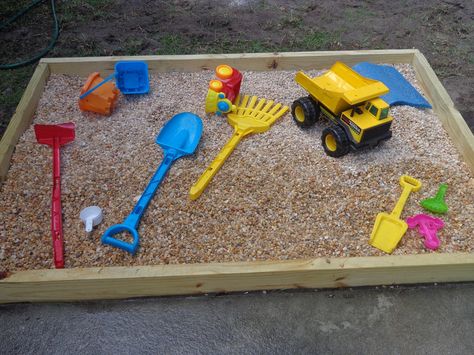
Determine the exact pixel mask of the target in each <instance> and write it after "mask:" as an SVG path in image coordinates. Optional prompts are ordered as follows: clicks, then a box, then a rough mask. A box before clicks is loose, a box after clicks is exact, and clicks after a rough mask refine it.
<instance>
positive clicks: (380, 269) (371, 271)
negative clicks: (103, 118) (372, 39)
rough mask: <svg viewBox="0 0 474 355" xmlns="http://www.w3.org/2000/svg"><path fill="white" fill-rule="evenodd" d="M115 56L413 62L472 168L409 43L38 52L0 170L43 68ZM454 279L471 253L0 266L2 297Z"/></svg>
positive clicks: (466, 135)
mask: <svg viewBox="0 0 474 355" xmlns="http://www.w3.org/2000/svg"><path fill="white" fill-rule="evenodd" d="M119 60H145V61H147V62H148V65H149V70H150V71H151V72H168V71H188V72H189V71H200V70H205V69H213V68H214V67H216V66H217V65H219V64H222V63H226V64H229V65H232V66H235V67H237V68H239V69H241V70H256V71H266V70H295V69H302V70H310V69H324V68H329V67H330V66H331V65H332V64H333V63H334V62H335V61H336V60H340V61H343V62H345V63H346V64H348V65H353V64H356V63H358V62H362V61H371V62H375V63H391V64H397V63H409V64H412V65H413V66H414V69H415V71H416V75H417V78H418V80H419V82H420V84H421V85H422V87H423V90H424V92H425V94H426V96H427V97H428V99H429V101H430V102H431V104H432V105H433V109H434V111H435V112H436V114H437V115H438V117H439V119H440V120H441V121H442V124H443V127H444V128H445V129H446V131H447V132H448V134H449V136H450V137H451V140H452V141H453V142H454V144H455V146H456V148H457V149H458V151H459V152H460V153H461V155H462V156H463V158H464V160H465V162H466V163H467V164H468V165H469V167H470V169H471V171H472V172H474V136H473V134H472V133H471V131H470V129H469V128H468V126H467V124H466V123H465V121H464V119H463V118H462V116H461V114H460V113H459V112H458V111H457V110H456V109H455V108H454V104H453V102H452V100H451V98H450V97H449V95H448V93H447V92H446V90H445V89H444V87H443V86H442V84H441V83H440V81H439V80H438V78H437V77H436V74H435V73H434V71H433V69H432V68H431V67H430V65H429V63H428V61H427V60H426V58H425V57H424V56H423V54H421V53H420V51H418V50H416V49H400V50H398V49H396V50H367V51H337V52H297V53H258V54H219V55H180V56H139V57H96V58H51V59H42V60H41V61H40V63H39V64H38V66H37V68H36V70H35V72H34V74H33V76H32V78H31V80H30V82H29V84H28V87H27V88H26V90H25V93H24V94H23V97H22V98H21V101H20V103H19V105H18V107H17V110H16V112H15V114H14V116H13V118H12V120H11V122H10V124H9V126H8V128H7V130H6V132H5V135H4V136H3V139H2V141H1V143H0V179H2V180H4V179H5V178H6V176H7V172H8V169H9V166H10V159H11V156H12V154H13V151H14V149H15V145H16V143H17V141H18V139H19V137H20V136H21V135H22V133H23V132H24V131H25V130H26V129H27V128H28V127H29V125H30V124H31V122H32V120H33V115H34V113H35V110H36V107H37V104H38V101H39V99H40V97H41V95H42V93H43V89H44V87H45V84H46V82H47V80H48V77H49V75H50V74H71V75H81V76H84V77H86V76H87V75H89V74H90V73H91V72H94V71H100V72H101V74H109V73H111V72H113V70H114V64H115V62H117V61H119ZM374 217H375V216H374ZM368 237H369V236H367V238H368ZM66 238H67V236H66ZM455 281H474V253H470V254H469V253H453V254H448V253H438V254H435V253H432V254H422V255H402V256H393V255H387V256H380V257H378V256H377V257H348V258H316V259H309V260H308V259H305V260H289V261H256V262H233V263H213V264H190V265H156V266H134V267H93V268H74V269H62V270H55V269H48V270H31V271H18V272H11V273H10V272H6V271H4V270H0V303H11V302H36V301H76V300H92V299H117V298H130V297H143V296H162V295H183V294H201V293H209V292H234V291H249V290H269V289H289V288H333V287H352V286H373V285H391V284H411V283H431V282H455Z"/></svg>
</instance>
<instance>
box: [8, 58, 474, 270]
mask: <svg viewBox="0 0 474 355" xmlns="http://www.w3.org/2000/svg"><path fill="white" fill-rule="evenodd" d="M396 67H397V69H398V70H400V71H401V72H402V73H403V74H404V75H405V76H406V77H407V79H408V80H410V81H411V82H412V83H413V84H414V85H415V86H417V85H418V84H417V82H416V79H415V75H414V71H413V68H412V67H411V66H410V65H397V66H396ZM318 73H319V72H318V71H310V72H309V74H311V75H317V74H318ZM294 74H295V72H294V71H275V72H264V73H262V72H244V82H243V85H242V91H243V92H244V93H248V94H256V95H259V96H262V97H265V98H268V99H274V100H275V101H278V102H282V103H284V104H286V105H291V103H292V102H293V100H295V99H296V98H298V97H300V96H303V95H305V92H304V91H303V90H302V89H300V88H299V87H298V86H297V84H296V83H295V82H294V79H293V78H294ZM212 77H213V72H212V71H203V72H200V73H166V74H159V75H153V76H151V78H150V79H151V82H150V87H151V88H152V89H151V92H150V94H149V95H145V96H141V97H124V96H120V97H119V102H118V106H117V107H116V109H115V111H114V113H113V114H112V115H111V116H110V117H102V116H98V115H95V114H91V113H83V112H81V111H80V110H79V108H78V105H77V96H78V93H79V91H80V88H81V86H82V84H83V83H84V81H85V78H81V77H75V76H65V75H52V76H51V78H50V79H49V81H48V83H47V86H46V88H45V91H44V93H43V96H42V98H41V100H40V103H39V106H38V108H37V110H36V114H35V117H34V122H35V123H62V122H68V121H73V122H75V123H76V140H75V141H74V142H73V143H70V144H69V145H67V146H65V147H63V148H62V151H61V159H62V162H61V163H62V206H63V229H64V236H65V241H64V244H65V260H66V267H68V268H71V267H88V266H110V265H114V266H119V265H154V264H177V263H209V262H225V261H250V260H277V259H279V260H285V259H297V258H314V257H336V256H338V257H341V256H369V255H384V253H383V252H381V251H379V250H377V249H375V248H373V247H371V246H370V245H369V244H368V240H369V236H370V232H371V229H372V226H373V223H374V221H375V216H376V215H377V213H379V212H381V211H388V212H389V211H391V210H392V209H393V207H394V206H395V203H396V200H397V199H398V197H399V196H400V193H401V187H400V185H399V182H398V180H399V177H400V176H401V175H402V174H409V175H411V176H414V177H416V178H418V179H420V180H421V181H422V183H423V187H422V189H421V190H420V191H419V192H417V193H413V194H412V195H411V197H410V199H409V201H408V203H407V205H406V207H405V210H404V212H403V214H402V217H403V218H406V217H408V216H411V215H414V214H417V213H421V212H423V210H422V208H421V207H420V206H419V201H420V200H421V199H423V198H426V197H430V196H433V195H434V194H435V193H436V191H437V189H438V186H439V184H440V183H442V182H446V183H448V184H449V188H448V192H447V203H448V205H449V208H450V209H449V212H448V214H447V215H446V216H444V217H442V218H443V219H444V221H445V228H444V229H443V230H441V231H440V232H439V237H440V239H441V247H440V248H439V249H438V251H436V252H447V253H452V252H472V251H473V249H474V223H472V216H473V215H474V205H473V201H474V179H473V175H472V173H471V172H470V171H469V168H468V166H467V165H466V164H465V163H464V162H463V161H462V158H461V157H460V156H459V154H458V153H457V151H456V149H455V148H454V146H453V144H452V143H451V141H450V139H449V137H448V135H447V133H446V132H445V130H444V129H443V128H442V125H441V123H440V122H439V120H438V118H437V117H436V115H435V114H434V113H433V111H432V110H419V109H416V108H412V107H408V106H400V107H394V108H393V109H392V110H391V113H392V115H393V116H394V118H395V120H394V123H393V125H392V131H393V137H392V139H390V140H389V141H387V142H385V143H383V144H382V145H380V146H379V147H377V148H376V149H373V150H364V151H359V152H355V153H354V152H353V153H350V154H348V155H346V156H344V157H343V158H340V159H334V158H330V157H328V156H327V155H326V154H324V152H323V149H322V147H321V144H320V136H321V132H322V129H323V128H324V127H325V125H326V124H325V123H324V122H323V123H318V124H316V125H315V126H314V127H312V128H310V129H307V130H301V129H300V128H298V127H297V126H296V125H295V124H294V123H293V121H292V118H291V115H290V114H287V115H285V116H284V117H283V118H281V119H280V120H279V121H277V123H276V124H275V125H274V126H273V127H272V128H271V129H270V130H269V131H267V132H266V133H263V134H258V135H253V136H249V137H246V138H244V140H243V141H242V142H241V143H240V145H239V146H238V147H237V149H236V150H235V151H234V153H233V154H232V155H231V156H230V158H229V159H228V160H227V162H226V163H225V164H224V165H223V167H222V169H221V170H220V171H219V172H218V174H217V175H216V177H215V178H214V180H213V181H212V182H211V184H210V185H209V186H208V188H207V189H206V191H205V192H204V193H203V194H202V196H201V197H200V198H199V199H198V200H197V201H191V200H190V199H189V197H188V192H189V188H190V187H191V185H192V184H193V183H194V182H195V180H196V179H197V178H198V177H199V176H200V175H201V173H202V172H203V171H204V169H205V168H206V167H207V165H208V164H209V163H210V162H211V161H212V159H213V158H214V157H215V156H216V154H217V153H218V152H219V150H220V148H221V147H222V146H223V145H224V144H225V142H226V140H227V139H228V138H230V136H231V135H232V128H231V126H230V125H228V124H227V122H226V120H225V118H222V117H217V116H206V115H205V114H204V97H205V94H206V90H207V83H208V81H209V80H210V79H211V78H212ZM181 111H190V112H194V113H196V114H198V115H199V116H200V117H201V118H202V119H203V123H204V131H203V136H202V139H201V142H200V145H199V147H198V150H197V152H196V154H195V155H193V156H190V157H186V158H182V159H180V160H178V161H176V162H175V164H174V165H173V166H172V168H171V170H170V172H169V174H168V176H167V177H166V179H165V180H164V182H163V184H162V185H161V187H160V189H159V191H158V192H157V194H156V195H155V198H154V199H153V201H152V202H151V203H150V205H149V207H148V210H147V212H146V213H145V215H144V216H143V218H142V221H141V224H140V227H139V233H140V237H141V238H140V249H139V251H138V252H137V254H136V255H135V256H131V255H129V254H128V253H126V252H124V251H122V250H119V249H115V248H112V247H110V246H106V245H102V244H101V242H100V237H101V235H102V233H103V232H104V231H105V229H106V228H107V227H109V226H110V225H112V224H115V223H119V222H121V221H123V220H124V218H125V217H126V216H127V215H128V214H129V213H130V211H131V210H132V208H133V206H134V204H135V202H136V201H137V199H138V198H139V196H140V194H141V193H142V192H143V190H144V188H145V186H146V184H147V183H148V180H149V179H150V177H151V176H152V174H153V173H154V171H155V169H156V168H157V167H158V165H159V164H160V162H161V159H162V157H163V154H162V150H161V148H160V147H159V146H158V145H156V144H155V137H156V135H157V134H158V132H159V131H160V129H161V127H162V126H163V124H164V123H165V122H166V121H167V120H168V119H169V118H171V117H172V116H173V115H174V114H177V113H179V112H181ZM51 160H52V149H51V148H49V147H47V146H43V145H39V144H38V143H36V139H35V136H34V132H33V126H31V127H30V128H29V129H28V130H27V131H26V132H25V133H24V134H23V135H22V137H21V139H20V141H19V142H18V144H17V147H16V150H15V153H14V155H13V158H12V165H11V168H10V171H9V175H8V178H7V180H6V182H5V183H4V184H3V185H2V187H1V190H0V219H1V220H2V221H3V223H2V226H1V227H0V271H5V270H10V271H12V270H22V269H39V268H52V267H54V266H53V261H52V246H51V235H50V203H51V183H52V181H51V180H52V177H51V164H52V161H51ZM90 205H98V206H100V207H101V208H102V209H103V211H104V222H103V223H102V224H101V225H100V226H99V227H98V228H96V229H95V230H94V231H93V232H92V233H91V234H89V235H88V234H86V233H85V231H84V227H83V225H82V223H81V222H80V220H79V212H80V211H81V209H83V208H84V207H87V206H90ZM418 253H431V251H428V250H426V249H425V248H424V246H423V240H422V238H421V237H420V236H418V234H417V233H415V232H414V231H408V232H407V234H406V235H405V236H404V237H403V239H402V241H401V243H400V244H399V247H398V248H397V249H396V250H395V252H394V254H418Z"/></svg>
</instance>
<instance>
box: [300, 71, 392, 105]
mask: <svg viewBox="0 0 474 355" xmlns="http://www.w3.org/2000/svg"><path fill="white" fill-rule="evenodd" d="M295 80H296V82H297V83H298V84H299V85H300V86H301V87H303V88H304V89H305V90H306V91H308V93H309V94H310V95H311V96H312V97H313V98H314V99H315V100H316V101H318V102H320V103H321V104H323V105H324V106H325V107H327V108H328V109H329V110H330V111H332V112H333V113H334V114H340V113H341V112H342V111H345V110H347V109H349V108H350V107H351V106H354V105H358V104H360V103H363V102H365V101H367V100H370V99H373V98H377V97H379V96H381V95H384V94H386V93H388V91H389V89H388V88H387V87H386V86H385V85H384V84H383V83H382V82H380V81H377V80H372V79H369V78H366V77H363V76H362V75H360V74H359V73H357V72H355V71H354V70H352V69H351V68H350V67H348V66H347V65H345V64H344V63H341V62H336V63H335V64H334V65H333V66H332V67H331V69H330V70H329V71H327V72H326V73H324V74H323V75H321V76H318V77H315V78H310V77H309V76H307V75H306V74H304V73H303V72H298V73H297V74H296V77H295Z"/></svg>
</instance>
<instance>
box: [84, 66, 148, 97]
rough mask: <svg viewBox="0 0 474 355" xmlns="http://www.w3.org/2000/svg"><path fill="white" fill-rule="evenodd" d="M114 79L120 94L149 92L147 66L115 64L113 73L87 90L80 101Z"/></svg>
mask: <svg viewBox="0 0 474 355" xmlns="http://www.w3.org/2000/svg"><path fill="white" fill-rule="evenodd" d="M113 79H115V82H116V84H117V87H118V89H119V90H120V92H121V93H122V94H125V95H130V94H146V93H147V92H148V91H149V90H150V83H149V79H148V64H146V62H140V61H125V62H117V63H116V64H115V72H114V73H113V74H111V75H109V76H108V77H106V78H105V79H104V80H103V81H101V82H100V83H99V84H97V85H96V86H94V87H93V88H91V89H89V90H87V91H86V92H85V93H83V94H82V95H81V96H80V97H79V98H80V99H81V100H82V99H83V98H84V97H86V96H87V95H89V94H90V93H91V92H92V91H94V90H95V89H97V88H99V87H100V86H102V85H104V84H105V83H107V82H109V81H111V80H113Z"/></svg>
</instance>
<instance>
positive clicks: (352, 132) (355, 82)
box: [291, 62, 393, 157]
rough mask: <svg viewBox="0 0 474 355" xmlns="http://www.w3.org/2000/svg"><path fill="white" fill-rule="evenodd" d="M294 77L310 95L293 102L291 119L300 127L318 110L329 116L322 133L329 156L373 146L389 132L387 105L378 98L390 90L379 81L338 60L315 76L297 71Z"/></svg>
mask: <svg viewBox="0 0 474 355" xmlns="http://www.w3.org/2000/svg"><path fill="white" fill-rule="evenodd" d="M295 80H296V82H297V83H298V84H299V85H300V86H301V87H303V88H304V89H305V90H306V91H307V92H308V93H309V96H305V97H301V98H299V99H298V100H296V101H294V102H293V105H292V106H291V114H292V115H293V119H294V120H295V122H296V123H297V124H298V125H299V126H300V127H309V126H311V125H313V124H314V123H315V122H316V121H318V119H319V118H320V116H321V113H323V114H324V116H326V117H327V118H329V119H330V121H331V122H332V123H333V124H332V125H331V126H329V127H327V128H325V129H324V130H323V133H322V136H321V139H322V145H323V147H324V150H325V152H326V154H328V155H329V156H331V157H341V156H343V155H345V154H347V153H348V152H349V150H350V149H353V150H356V149H359V148H362V147H367V146H369V147H374V146H376V145H377V144H379V143H380V142H381V141H383V140H386V139H389V138H390V137H391V136H392V132H391V131H390V126H391V124H392V120H393V118H392V117H391V116H389V105H388V104H387V103H386V102H385V101H383V100H382V99H381V98H379V96H380V95H383V94H386V93H387V92H388V91H389V89H388V88H387V87H386V86H385V85H384V84H383V83H382V82H380V81H377V80H372V79H368V78H365V77H363V76H361V75H360V74H358V73H357V72H355V71H354V70H352V69H351V68H349V67H348V66H347V65H345V64H343V63H341V62H336V63H335V64H334V65H333V66H332V67H331V69H330V70H329V71H328V72H326V73H324V74H323V75H321V76H319V77H316V78H310V77H309V76H307V75H306V74H304V73H303V72H298V73H297V74H296V77H295Z"/></svg>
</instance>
